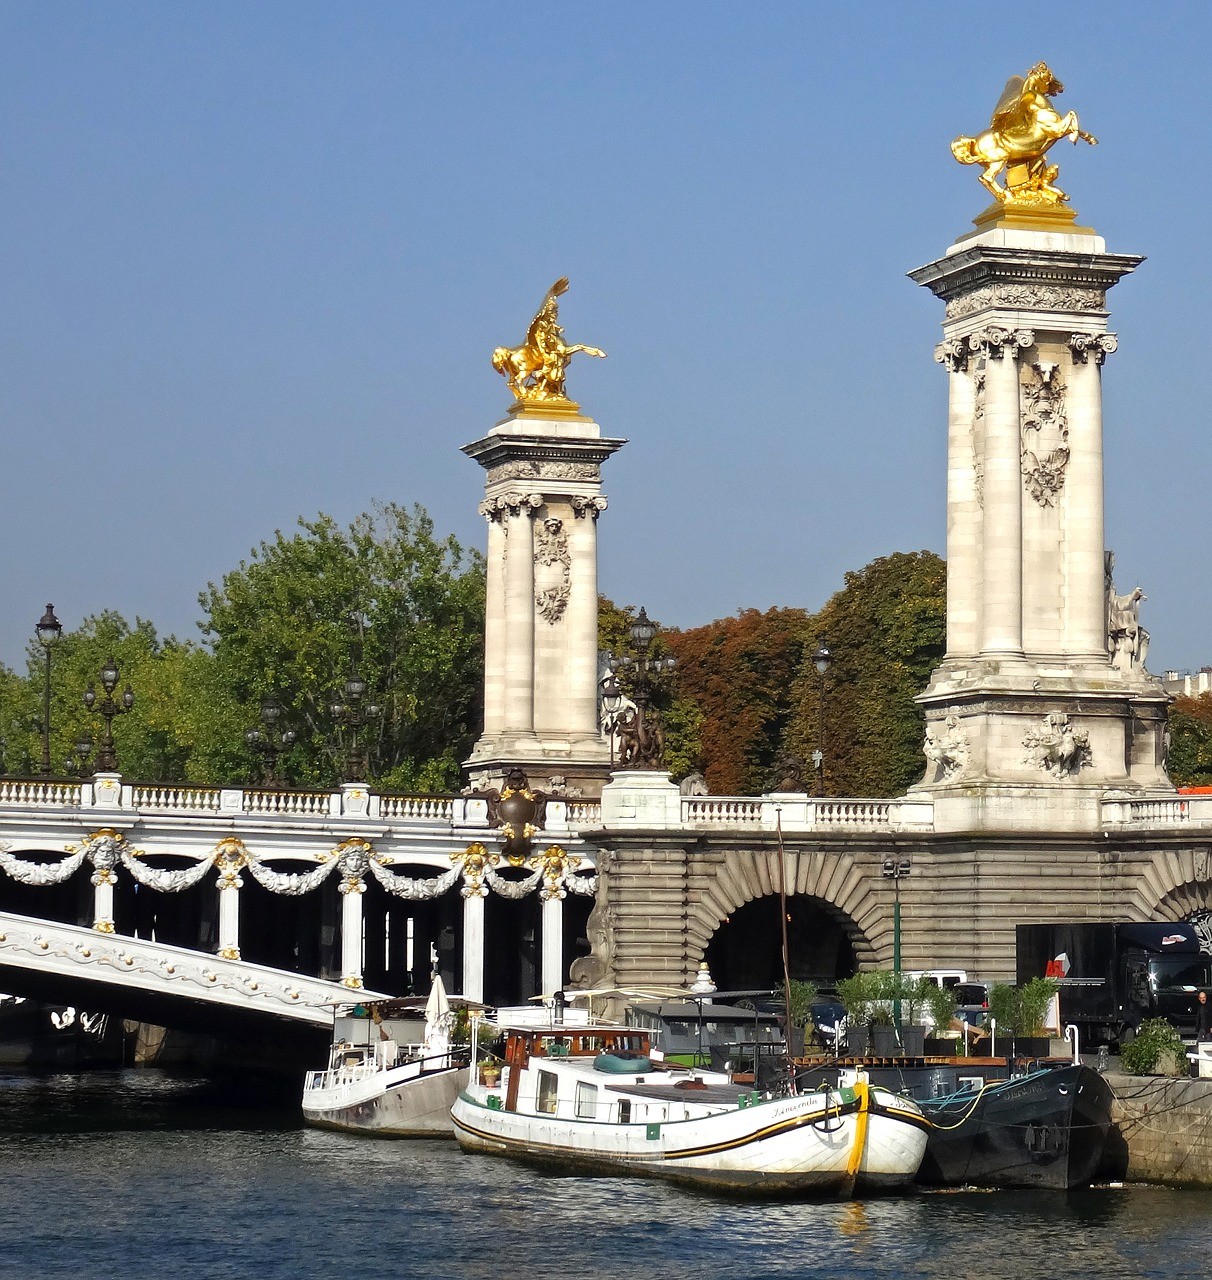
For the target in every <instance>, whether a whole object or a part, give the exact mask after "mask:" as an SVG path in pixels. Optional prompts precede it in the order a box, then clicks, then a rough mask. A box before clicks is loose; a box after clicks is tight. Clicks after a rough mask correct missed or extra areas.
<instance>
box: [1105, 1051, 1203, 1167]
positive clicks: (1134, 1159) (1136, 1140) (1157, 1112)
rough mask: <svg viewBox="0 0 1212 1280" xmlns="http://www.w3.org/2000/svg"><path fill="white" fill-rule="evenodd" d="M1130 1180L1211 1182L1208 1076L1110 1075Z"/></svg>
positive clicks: (1115, 1113)
mask: <svg viewBox="0 0 1212 1280" xmlns="http://www.w3.org/2000/svg"><path fill="white" fill-rule="evenodd" d="M1107 1083H1108V1084H1109V1085H1110V1086H1111V1088H1112V1089H1113V1090H1114V1092H1115V1105H1114V1108H1113V1110H1112V1117H1113V1119H1114V1121H1115V1124H1116V1127H1117V1129H1118V1131H1119V1135H1120V1137H1121V1138H1122V1140H1123V1143H1124V1146H1125V1148H1126V1157H1127V1170H1126V1174H1125V1176H1126V1177H1127V1178H1128V1180H1129V1181H1132V1182H1164V1183H1173V1184H1184V1183H1186V1184H1192V1183H1193V1184H1198V1185H1202V1186H1207V1185H1209V1184H1212V1080H1190V1079H1186V1080H1182V1079H1180V1080H1164V1079H1157V1078H1152V1077H1141V1076H1122V1075H1112V1076H1108V1077H1107Z"/></svg>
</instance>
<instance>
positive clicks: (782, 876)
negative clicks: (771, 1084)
mask: <svg viewBox="0 0 1212 1280" xmlns="http://www.w3.org/2000/svg"><path fill="white" fill-rule="evenodd" d="M774 820H775V831H776V832H777V833H778V838H779V924H780V926H781V927H782V936H783V1016H784V1022H783V1049H784V1050H785V1052H786V1056H787V1074H788V1076H789V1077H791V1076H794V1074H795V1072H794V1069H793V1067H792V1065H791V959H790V950H789V947H788V945H787V866H786V863H787V857H786V852H785V850H784V849H783V810H782V807H781V806H780V807H777V808H776V809H775V811H774ZM755 1069H756V1068H755Z"/></svg>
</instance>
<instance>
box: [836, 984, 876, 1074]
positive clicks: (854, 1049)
mask: <svg viewBox="0 0 1212 1280" xmlns="http://www.w3.org/2000/svg"><path fill="white" fill-rule="evenodd" d="M871 992H872V982H871V974H870V973H856V974H854V975H853V976H852V977H849V978H842V979H841V981H840V982H839V983H838V984H837V998H838V999H839V1000H840V1001H841V1002H842V1008H843V1009H845V1010H846V1052H847V1053H848V1054H849V1055H850V1057H852V1058H861V1057H862V1056H863V1055H864V1054H865V1053H866V1052H867V1048H868V1045H869V1042H870V1034H871V1014H872V994H871Z"/></svg>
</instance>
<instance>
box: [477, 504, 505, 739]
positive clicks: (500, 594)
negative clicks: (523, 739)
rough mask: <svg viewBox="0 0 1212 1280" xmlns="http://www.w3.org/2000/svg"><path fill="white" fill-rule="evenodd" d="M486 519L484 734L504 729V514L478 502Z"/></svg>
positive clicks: (491, 505)
mask: <svg viewBox="0 0 1212 1280" xmlns="http://www.w3.org/2000/svg"><path fill="white" fill-rule="evenodd" d="M480 514H481V515H483V516H485V517H486V518H487V520H488V559H487V562H486V567H487V571H488V572H487V582H486V584H485V610H484V673H485V674H484V732H485V733H486V734H499V733H501V732H502V731H503V730H504V728H505V524H504V519H503V517H504V512H503V511H502V509H501V508H499V507H497V506H496V505H495V504H493V503H489V502H482V503H480Z"/></svg>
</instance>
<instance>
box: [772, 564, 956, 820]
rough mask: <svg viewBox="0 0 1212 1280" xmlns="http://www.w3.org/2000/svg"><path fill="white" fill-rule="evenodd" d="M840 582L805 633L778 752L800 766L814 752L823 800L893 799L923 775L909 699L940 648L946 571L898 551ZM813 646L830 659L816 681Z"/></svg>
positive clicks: (917, 724)
mask: <svg viewBox="0 0 1212 1280" xmlns="http://www.w3.org/2000/svg"><path fill="white" fill-rule="evenodd" d="M845 582H846V585H845V586H844V587H843V588H842V590H841V591H839V592H838V593H837V594H836V595H834V596H833V597H832V598H831V599H830V600H829V602H828V603H827V604H826V605H825V607H824V608H823V609H822V610H821V611H820V613H818V614H817V615H816V616H815V617H814V618H813V619H812V620H811V624H810V626H809V627H808V635H807V639H806V641H805V644H806V647H805V650H804V654H805V657H804V660H803V661H802V662H801V664H800V671H799V675H798V676H797V678H796V681H795V686H794V689H793V691H792V702H793V710H792V713H791V719H790V724H789V726H788V731H787V744H788V746H789V747H790V748H791V749H792V750H793V751H795V752H796V753H797V754H798V755H800V756H801V757H802V758H803V759H804V760H808V759H810V758H811V755H812V752H813V751H814V750H816V749H817V748H818V747H820V749H821V750H823V752H824V757H825V760H824V769H825V790H826V792H827V794H830V795H847V796H892V795H899V794H901V793H903V792H904V790H905V788H906V787H908V786H910V785H911V784H912V783H913V782H915V781H916V780H917V779H918V778H920V777H921V775H922V772H923V769H924V760H923V757H922V738H923V734H924V720H923V716H922V713H921V711H920V710H919V708H918V706H917V704H916V703H915V702H914V698H915V696H916V695H917V694H919V693H920V692H921V691H922V690H923V689H924V688H925V687H926V683H927V681H928V680H929V677H930V672H931V670H932V669H933V668H934V667H935V666H936V665H937V664H938V663H939V661H940V660H941V659H942V656H943V653H944V651H945V649H946V566H945V565H944V563H943V561H942V560H941V559H940V558H939V557H938V556H936V555H934V554H933V553H932V552H929V551H917V552H897V553H895V554H894V555H890V556H882V557H880V558H879V559H878V560H873V561H872V562H871V563H870V564H869V565H867V566H866V568H864V569H862V570H860V571H858V572H857V573H848V574H846V579H845ZM822 642H825V643H827V645H828V647H829V649H830V651H831V653H832V655H833V661H832V664H831V666H830V668H829V670H828V672H827V674H826V676H825V677H824V679H823V680H822V677H821V676H819V675H818V674H817V672H816V669H815V667H814V666H813V664H812V661H811V655H812V653H813V651H814V650H815V649H816V647H817V646H818V645H819V644H820V643H822ZM822 690H823V696H824V700H825V701H824V730H825V732H824V741H823V742H820V741H819V738H820V733H819V725H820V717H819V712H820V709H821V703H820V698H821V696H822Z"/></svg>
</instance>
